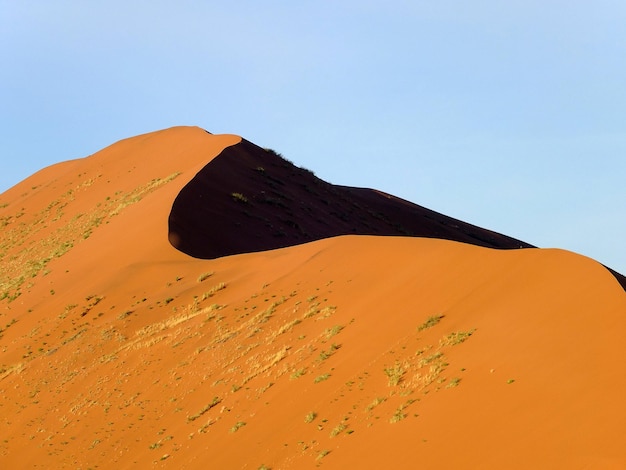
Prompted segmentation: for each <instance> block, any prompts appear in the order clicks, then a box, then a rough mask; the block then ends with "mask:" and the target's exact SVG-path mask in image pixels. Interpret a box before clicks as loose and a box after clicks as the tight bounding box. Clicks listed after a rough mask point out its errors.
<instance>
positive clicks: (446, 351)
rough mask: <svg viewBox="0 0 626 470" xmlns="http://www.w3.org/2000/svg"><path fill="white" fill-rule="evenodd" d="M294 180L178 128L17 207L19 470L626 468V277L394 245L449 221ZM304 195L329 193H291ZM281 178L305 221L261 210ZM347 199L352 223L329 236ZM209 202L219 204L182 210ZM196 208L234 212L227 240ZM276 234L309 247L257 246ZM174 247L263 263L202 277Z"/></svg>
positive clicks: (215, 263)
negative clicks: (333, 213)
mask: <svg viewBox="0 0 626 470" xmlns="http://www.w3.org/2000/svg"><path fill="white" fill-rule="evenodd" d="M242 146H243V147H242ZM265 154H267V158H268V160H267V161H266V162H264V163H263V164H262V165H263V169H264V172H260V171H259V170H257V166H261V164H259V163H258V161H257V160H256V158H260V157H259V155H261V156H263V158H265ZM218 155H219V156H218ZM239 157H241V159H243V161H244V163H245V164H244V165H240V163H241V161H239V160H237V158H239ZM233 158H234V159H235V160H234V161H233ZM276 158H277V157H275V156H274V155H271V153H269V152H265V151H262V152H261V153H259V151H258V150H256V148H255V147H254V146H252V144H250V143H247V142H246V141H244V140H241V139H240V138H239V137H237V136H214V135H210V134H208V133H206V132H204V131H202V130H201V129H197V128H174V129H169V130H166V131H161V132H157V133H153V134H148V135H145V136H139V137H136V138H132V139H127V140H125V141H122V142H119V143H117V144H115V145H113V146H111V147H109V148H107V149H104V150H103V151H101V152H98V153H96V154H94V155H92V156H90V157H88V158H86V159H82V160H77V161H72V162H66V163H63V164H59V165H55V166H53V167H50V168H47V169H45V170H42V171H41V172H39V173H37V174H35V175H33V176H32V177H31V178H29V179H27V180H25V181H24V182H22V183H20V184H19V185H17V186H15V187H14V188H12V189H11V190H9V191H7V192H6V193H4V194H2V195H0V206H4V205H5V204H6V206H4V207H2V209H0V222H1V223H2V226H3V232H2V238H1V243H2V244H1V245H0V256H1V258H0V263H1V269H2V271H1V273H2V274H1V275H2V277H1V278H0V282H1V284H0V286H1V289H0V295H2V297H3V299H2V300H1V301H0V325H1V333H0V420H1V424H2V426H1V428H0V429H2V431H1V436H0V467H2V468H46V469H47V468H84V469H86V468H112V467H117V468H148V467H149V468H233V469H235V468H236V469H239V468H251V469H258V468H272V469H282V468H285V469H289V468H292V469H296V468H297V469H300V468H317V467H321V468H337V469H339V468H342V469H343V468H357V467H365V468H387V467H389V468H407V469H408V468H417V467H424V468H494V469H495V468H520V469H525V468H598V469H605V468H625V467H626V450H625V447H624V445H623V444H624V442H626V429H625V428H624V423H625V422H626V405H625V404H624V400H623V397H624V396H625V395H626V373H625V372H626V366H625V364H626V352H625V349H624V345H623V339H622V336H623V332H624V331H626V315H625V313H626V294H625V293H624V290H623V289H622V287H621V286H620V284H619V282H618V281H617V279H616V277H615V276H613V275H612V274H611V273H610V272H609V271H608V270H607V269H605V268H604V267H603V266H601V265H600V264H598V263H597V262H595V261H593V260H591V259H588V258H585V257H583V256H580V255H576V254H574V253H570V252H566V251H563V250H542V249H535V248H528V249H523V250H497V249H493V248H487V247H485V246H475V245H473V244H468V243H460V242H459V241H453V240H450V239H449V238H452V236H451V235H450V236H442V237H441V238H448V239H445V240H444V239H440V238H437V237H436V236H435V235H433V234H430V238H424V237H419V238H418V237H409V236H397V235H398V234H395V235H396V236H392V235H394V234H392V233H389V231H388V232H385V230H387V227H390V226H393V223H391V224H389V222H390V221H394V220H398V219H396V218H395V217H398V216H399V215H400V216H401V217H405V218H406V220H409V221H410V219H411V216H410V215H411V214H418V215H422V216H424V217H425V216H429V217H430V216H432V214H434V213H430V212H428V211H427V210H426V209H423V208H418V206H414V205H411V204H410V203H407V202H405V201H398V200H396V199H395V198H393V197H390V198H387V197H384V201H387V203H384V201H383V202H380V201H382V200H381V199H379V198H378V196H376V195H375V193H374V192H373V191H370V190H358V189H355V188H336V187H330V186H324V184H325V183H323V182H320V183H315V182H314V180H311V179H308V178H311V177H312V175H311V176H309V175H310V173H308V172H304V173H301V172H300V171H298V170H294V169H293V168H294V167H293V166H287V165H286V164H285V163H283V162H282V160H280V159H278V160H277V159H276ZM235 162H237V164H235ZM213 163H216V164H218V165H217V166H218V168H219V171H218V174H217V179H215V176H216V175H213V176H212V178H213V179H211V178H209V176H210V175H208V174H210V173H211V172H213V171H215V167H216V165H213ZM224 168H227V169H228V168H231V169H232V172H233V173H232V174H231V175H230V176H228V174H226V173H222V175H223V176H224V177H223V178H222V179H221V180H220V178H219V174H220V171H226V170H224ZM301 171H302V170H301ZM239 172H243V173H244V174H245V175H248V176H249V181H248V180H243V181H245V182H246V184H244V185H242V187H239V188H237V187H235V186H233V184H234V183H236V182H237V181H239V180H240V178H241V176H240V173H239ZM260 173H265V174H260ZM287 175H291V181H292V182H294V181H295V182H298V181H300V182H301V183H302V184H308V185H310V188H313V187H315V188H316V189H315V190H316V191H317V192H318V193H319V194H317V195H315V194H312V193H308V192H307V191H306V190H304V192H302V191H300V189H293V188H283V187H282V186H286V185H281V184H280V183H279V181H283V182H285V181H286V178H287ZM259 176H261V177H262V178H261V179H258V177H259ZM269 177H272V178H275V179H276V180H277V181H274V184H276V185H277V186H281V187H280V188H279V190H277V194H273V195H272V196H268V197H274V198H276V199H277V200H279V201H283V202H282V203H283V204H284V206H285V207H283V206H281V205H280V204H269V203H267V202H264V201H262V200H261V199H260V197H261V196H260V195H261V194H262V193H261V191H266V194H267V192H268V189H266V188H265V187H264V186H263V185H265V184H266V183H263V181H264V179H266V178H269ZM246 178H247V176H246ZM202 181H204V185H206V184H207V183H206V182H207V181H210V182H211V187H210V188H208V189H203V185H202V184H201V182H202ZM220 181H221V183H219V182H220ZM259 181H260V183H259ZM270 181H273V180H270ZM218 183H219V184H221V186H219V185H218ZM248 183H249V184H248ZM213 184H215V185H218V186H216V187H218V190H217V191H216V192H212V191H213ZM313 185H315V186H313ZM300 188H302V186H300ZM270 189H271V188H270ZM204 191H206V192H204ZM185 192H187V193H188V194H186V195H185ZM233 192H239V193H241V194H242V195H244V196H246V197H247V199H248V203H245V202H241V201H238V200H235V199H234V197H233V196H232V194H231V193H233ZM305 193H307V194H309V196H308V197H305ZM281 195H282V196H281ZM329 195H330V196H332V197H333V198H335V199H330V201H333V205H332V207H334V208H335V209H336V210H338V211H339V213H342V214H344V215H345V217H344V218H347V219H348V220H347V221H345V220H342V218H340V217H335V218H334V219H331V220H333V222H337V223H336V224H335V223H330V222H329V221H328V217H327V215H325V214H327V212H324V211H325V210H326V209H325V208H324V207H323V203H320V202H319V201H320V198H321V199H324V198H327V197H329ZM200 196H202V198H207V197H209V198H213V199H209V200H211V201H213V200H216V201H218V202H216V203H215V204H206V203H203V204H201V205H199V204H198V203H195V204H193V205H185V204H183V207H182V208H177V207H176V203H175V202H174V201H178V203H181V201H185V200H189V199H185V198H190V199H194V198H198V197H200ZM359 197H362V199H358V198H359ZM215 198H217V199H215ZM289 199H291V201H290V200H289ZM343 199H346V200H347V202H345V201H344V202H341V201H342V200H343ZM355 201H356V202H357V205H358V206H359V207H354V202H355ZM389 201H390V202H389ZM296 202H297V203H299V204H300V206H301V207H303V209H302V211H303V212H304V213H309V214H314V216H313V217H312V219H313V220H314V221H315V220H317V219H316V217H317V218H320V219H321V220H322V221H324V220H326V222H327V223H326V224H324V223H322V222H316V223H311V224H310V225H306V224H307V223H309V222H308V220H309V219H307V218H302V217H296V220H295V221H296V222H297V223H298V224H299V225H298V227H300V228H302V227H305V228H306V233H307V234H309V235H311V237H312V238H317V240H315V241H310V242H306V240H305V239H304V238H297V236H298V234H300V235H301V234H302V232H296V231H291V230H290V229H289V227H290V226H289V225H285V226H279V225H278V223H279V222H276V221H279V220H280V219H282V218H284V217H285V215H286V214H288V213H289V212H290V211H291V213H292V214H293V215H294V216H295V215H297V214H298V213H296V212H295V210H296V209H295V206H293V204H295V203H296ZM351 202H352V207H353V209H350V210H349V208H350V206H349V204H350V203H351ZM231 204H232V205H231ZM342 204H343V205H342ZM376 204H378V205H376ZM189 207H192V208H195V209H198V207H200V209H198V210H201V211H202V213H203V214H204V215H205V216H207V214H210V211H211V210H214V211H216V209H215V208H216V207H219V208H222V209H224V210H225V208H230V209H229V210H230V212H227V213H224V210H221V212H220V211H217V212H216V213H218V215H220V216H221V217H222V222H221V225H218V228H217V229H216V228H215V224H214V223H208V222H207V223H204V224H202V223H201V222H202V220H203V218H202V217H199V218H194V217H192V216H193V211H192V210H189ZM207 207H209V208H211V209H208V208H207ZM306 207H308V208H309V209H306ZM374 207H375V209H374ZM242 208H243V210H247V211H249V212H250V213H251V214H252V217H249V216H246V215H245V214H242V212H241V210H242ZM368 209H369V212H368ZM383 210H386V211H387V212H383ZM370 212H374V213H378V214H379V217H378V218H377V219H372V218H368V215H367V214H370ZM181 214H182V215H181ZM364 214H365V215H364ZM370 215H371V214H370ZM255 216H256V217H257V218H263V217H266V218H267V217H275V218H276V219H275V220H274V219H272V221H270V222H269V223H270V224H271V225H273V227H272V228H273V229H276V227H280V229H281V230H283V231H284V233H285V236H282V237H275V236H274V235H273V233H274V232H272V231H271V230H270V231H269V232H268V231H265V232H262V233H260V234H259V237H256V240H261V242H262V243H260V244H259V243H258V241H250V240H249V238H250V237H252V236H253V235H254V233H255V231H252V232H245V231H244V230H247V229H248V226H247V225H245V224H244V223H245V222H249V221H250V220H256V219H254V217H255ZM424 217H423V218H424ZM442 217H443V216H442ZM177 218H178V220H176V219H177ZM172 219H175V220H172ZM335 219H336V220H335ZM168 220H169V221H168ZM224 220H226V222H224ZM376 220H377V221H378V222H376ZM402 220H403V223H402V224H401V225H402V227H403V229H404V230H407V225H408V223H410V222H406V220H405V219H402ZM236 222H239V223H240V224H241V225H240V226H239V227H241V233H242V234H241V236H240V237H239V239H236V240H234V244H229V243H231V240H229V239H228V238H226V239H224V240H223V241H222V242H220V240H219V236H218V235H216V234H215V233H219V231H220V230H221V229H222V228H223V227H224V224H225V223H233V224H235V223H236ZM340 222H345V224H342V223H340ZM361 222H362V223H363V224H361ZM198 224H200V225H198ZM351 224H354V225H355V226H356V227H358V228H359V231H358V233H363V232H365V231H366V229H367V228H368V227H367V224H369V226H370V228H371V227H374V228H373V230H374V229H375V230H378V231H379V235H380V234H385V235H389V236H385V237H381V236H375V235H373V234H369V235H363V234H361V235H348V234H347V233H345V227H350V226H351ZM461 224H462V223H461ZM418 225H419V226H418ZM452 225H457V227H453V226H452ZM262 226H263V224H260V225H259V230H261V227H262ZM328 226H330V227H334V228H335V229H336V231H337V232H338V233H334V232H329V229H328ZM337 227H339V228H337ZM419 227H424V224H423V223H421V224H416V226H415V228H411V230H417V228H419ZM431 227H439V228H442V227H443V229H445V230H447V232H446V234H454V233H455V230H453V229H455V228H462V230H458V231H457V232H456V233H457V234H458V233H465V234H466V236H471V237H474V238H475V239H482V240H483V242H485V238H484V236H485V234H490V233H491V232H489V231H482V230H483V229H479V228H477V227H472V226H469V225H459V224H457V223H456V222H453V221H452V219H448V218H445V217H444V218H442V219H440V218H439V217H435V218H434V222H433V225H431ZM468 227H469V228H468ZM196 228H197V229H198V230H199V231H200V234H196V235H194V234H193V233H190V232H191V231H192V229H193V230H195V229H196ZM291 228H296V229H297V227H293V226H291ZM443 229H442V230H443ZM465 229H467V230H465ZM470 229H471V231H470V235H468V230H470ZM216 230H217V232H216ZM229 230H231V231H230V232H229V233H233V232H232V229H229ZM255 230H256V229H255ZM464 230H465V231H464ZM335 235H341V236H335ZM168 236H169V238H170V240H169V241H168ZM457 236H458V235H457ZM490 236H491V235H490ZM493 237H494V238H492V239H491V241H492V242H493V240H495V241H496V242H508V241H510V240H513V239H508V238H507V237H504V236H502V235H499V234H493ZM500 237H501V238H500ZM275 240H279V241H280V242H281V243H284V242H286V241H288V242H289V243H287V244H286V246H284V247H281V248H276V247H274V248H275V249H270V248H272V247H271V245H268V243H270V244H271V243H273V242H274V241H275ZM170 241H173V242H174V244H175V245H178V246H181V245H184V246H186V247H192V249H193V250H196V249H197V250H201V249H204V248H203V246H205V245H207V244H208V245H209V246H212V247H218V248H215V249H220V250H226V249H233V250H234V249H235V248H237V249H239V250H240V251H238V252H236V253H231V254H230V255H228V256H217V257H216V258H215V259H199V258H193V257H190V256H189V255H188V254H184V253H182V252H181V251H179V250H177V249H175V248H174V247H173V246H172V244H171V243H170ZM487 241H489V240H487ZM218 242H219V243H218ZM305 242H306V243H305ZM515 242H516V241H515ZM220 243H221V244H220ZM485 243H486V242H485ZM233 247H235V248H233ZM210 249H214V248H210ZM207 253H208V252H207ZM204 254H205V255H206V253H204ZM214 254H215V253H214Z"/></svg>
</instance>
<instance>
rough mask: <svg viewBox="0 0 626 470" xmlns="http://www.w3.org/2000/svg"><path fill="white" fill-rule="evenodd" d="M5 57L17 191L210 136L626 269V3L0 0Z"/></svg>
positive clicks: (7, 174)
mask: <svg viewBox="0 0 626 470" xmlns="http://www.w3.org/2000/svg"><path fill="white" fill-rule="evenodd" d="M218 3H219V4H221V5H218ZM227 4H228V5H227ZM0 57H1V59H2V63H1V67H0V161H1V163H2V171H1V172H0V191H4V190H6V189H7V188H9V187H10V186H12V185H13V184H15V183H17V182H19V181H21V180H22V179H23V178H25V177H27V176H28V175H30V174H32V173H33V172H35V171H36V170H38V169H40V168H42V167H44V166H47V165H50V164H52V163H56V162H59V161H62V160H68V159H73V158H79V157H83V156H87V155H89V154H91V153H94V152H95V151H97V150H99V149H101V148H103V147H105V146H107V145H109V144H111V143H113V142H115V141H117V140H120V139H122V138H126V137H130V136H133V135H137V134H140V133H145V132H150V131H153V130H158V129H162V128H166V127H170V126H175V125H197V126H200V127H203V128H205V129H207V130H208V131H210V132H212V133H233V134H238V135H241V136H243V137H245V138H246V139H248V140H251V141H253V142H255V143H257V144H259V145H261V146H265V147H272V148H274V149H276V150H278V151H280V152H281V153H283V154H284V155H285V156H286V157H288V158H289V159H291V160H292V161H294V162H295V163H297V164H299V165H301V166H305V167H307V168H309V169H311V170H313V171H315V173H316V174H317V175H318V176H320V177H321V178H324V179H326V180H327V181H330V182H332V183H336V184H346V185H353V186H367V187H373V188H377V189H381V190H384V191H387V192H390V193H392V194H395V195H397V196H400V197H403V198H405V199H408V200H410V201H413V202H415V203H417V204H420V205H423V206H426V207H429V208H431V209H434V210H437V211H439V212H443V213H445V214H447V215H450V216H453V217H457V218H460V219H462V220H465V221H467V222H470V223H474V224H476V225H480V226H483V227H486V228H490V229H493V230H496V231H499V232H502V233H505V234H507V235H511V236H514V237H517V238H521V239H523V240H525V241H527V242H529V243H533V244H536V245H539V246H542V247H559V248H565V249H568V250H572V251H575V252H578V253H582V254H584V255H587V256H590V257H592V258H595V259H597V260H598V261H601V262H603V263H605V264H607V265H609V266H611V267H613V268H614V269H617V270H618V271H621V272H622V273H625V274H626V243H625V242H624V240H625V234H626V195H625V191H624V188H625V187H626V184H625V180H626V2H624V0H595V1H593V2H592V1H582V0H578V1H577V0H573V1H572V0H569V1H564V0H563V1H561V0H542V1H536V0H524V1H518V0H482V1H481V0H474V1H468V0H438V1H432V0H405V1H401V0H385V1H382V0H381V1H367V0H350V1H348V0H345V1H342V0H333V1H320V0H317V1H309V0H300V1H297V2H295V1H272V0H267V1H263V2H261V1H237V0H231V1H230V2H210V1H194V0H180V1H176V2H174V1H167V2H166V1H159V0H151V1H134V0H126V1H118V0H113V1H112V0H109V1H107V2H86V1H79V0H65V1H64V0H57V1H54V2H52V1H48V0H45V1H41V0H23V1H17V0H0Z"/></svg>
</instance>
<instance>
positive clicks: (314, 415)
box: [304, 411, 317, 424]
mask: <svg viewBox="0 0 626 470" xmlns="http://www.w3.org/2000/svg"><path fill="white" fill-rule="evenodd" d="M315 418H317V413H316V412H315V411H311V412H310V413H308V414H307V415H306V416H305V417H304V422H305V423H307V424H308V423H312V422H313V421H314V420H315Z"/></svg>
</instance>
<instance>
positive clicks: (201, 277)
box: [198, 271, 215, 282]
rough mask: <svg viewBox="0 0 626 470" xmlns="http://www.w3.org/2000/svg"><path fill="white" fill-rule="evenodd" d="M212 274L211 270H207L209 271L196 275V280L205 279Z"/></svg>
mask: <svg viewBox="0 0 626 470" xmlns="http://www.w3.org/2000/svg"><path fill="white" fill-rule="evenodd" d="M213 274H215V273H214V272H213V271H209V272H206V273H202V274H200V276H198V282H204V281H206V280H207V279H208V278H210V277H211V276H213Z"/></svg>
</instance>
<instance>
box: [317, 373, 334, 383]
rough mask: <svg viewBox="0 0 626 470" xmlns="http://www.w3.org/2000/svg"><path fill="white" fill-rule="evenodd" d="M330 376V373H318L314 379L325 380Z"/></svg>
mask: <svg viewBox="0 0 626 470" xmlns="http://www.w3.org/2000/svg"><path fill="white" fill-rule="evenodd" d="M329 377H330V374H322V375H318V376H317V377H315V380H313V383H320V382H323V381H324V380H328V379H329Z"/></svg>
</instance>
